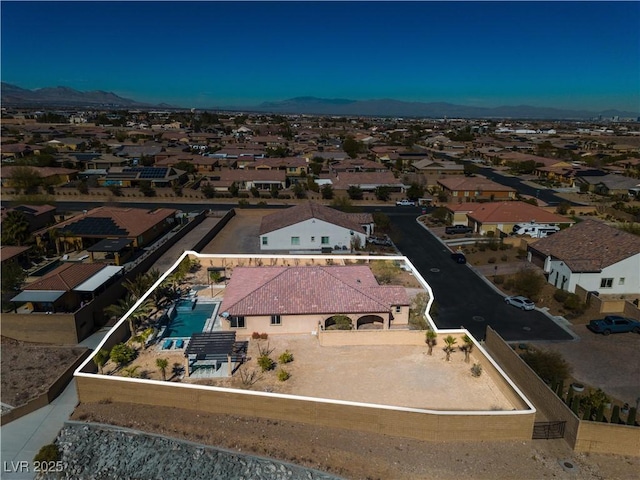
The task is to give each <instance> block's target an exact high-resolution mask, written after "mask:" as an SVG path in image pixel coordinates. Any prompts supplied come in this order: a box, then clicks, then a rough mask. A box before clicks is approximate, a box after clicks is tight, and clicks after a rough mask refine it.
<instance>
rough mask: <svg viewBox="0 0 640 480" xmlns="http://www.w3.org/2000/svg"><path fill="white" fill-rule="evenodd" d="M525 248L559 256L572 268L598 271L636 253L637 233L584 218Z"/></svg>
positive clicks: (638, 249) (638, 245)
mask: <svg viewBox="0 0 640 480" xmlns="http://www.w3.org/2000/svg"><path fill="white" fill-rule="evenodd" d="M529 248H530V249H532V250H535V251H538V252H540V253H542V254H543V255H545V256H551V257H554V258H557V259H559V260H562V261H563V262H564V263H565V264H566V265H567V266H568V267H569V268H570V269H571V271H573V272H599V271H601V270H602V269H603V268H605V267H608V266H609V265H613V264H614V263H618V262H621V261H622V260H625V259H627V258H629V257H632V256H634V255H638V254H639V253H640V237H638V236H637V235H633V234H631V233H627V232H625V231H622V230H619V229H617V228H614V227H610V226H609V225H607V224H606V223H603V222H598V221H595V220H585V221H583V222H581V223H578V224H577V225H575V226H573V227H571V228H567V229H565V230H561V231H559V232H558V233H556V234H555V235H552V236H550V237H547V238H543V239H540V240H538V241H537V242H536V243H534V244H532V245H531V246H530V247H529Z"/></svg>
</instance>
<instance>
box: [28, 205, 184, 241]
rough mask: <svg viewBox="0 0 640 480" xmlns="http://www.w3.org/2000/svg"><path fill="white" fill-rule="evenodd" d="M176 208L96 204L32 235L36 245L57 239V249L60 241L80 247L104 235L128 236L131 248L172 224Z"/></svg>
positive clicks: (111, 236) (161, 232) (118, 237)
mask: <svg viewBox="0 0 640 480" xmlns="http://www.w3.org/2000/svg"><path fill="white" fill-rule="evenodd" d="M176 212H177V210H174V209H171V208H156V209H154V210H147V209H143V208H119V207H97V208H94V209H92V210H89V211H88V212H87V213H84V214H81V215H76V216H74V217H72V218H70V219H68V220H65V221H63V222H60V223H58V224H56V225H53V226H50V227H47V228H44V229H42V230H38V231H37V232H34V234H33V235H34V237H35V238H36V243H37V244H38V245H41V244H43V243H49V242H56V243H58V247H57V249H59V248H60V244H62V246H63V247H64V248H65V249H66V248H67V246H71V248H72V250H75V249H83V248H87V247H90V246H92V245H95V244H96V243H98V242H99V241H100V240H104V239H130V240H131V245H132V248H142V247H145V246H147V245H149V244H150V243H151V242H152V241H153V240H155V239H156V238H158V237H159V236H160V235H162V234H163V233H164V232H166V231H167V230H169V229H170V228H172V227H173V226H175V215H176ZM54 231H56V232H57V235H56V234H54Z"/></svg>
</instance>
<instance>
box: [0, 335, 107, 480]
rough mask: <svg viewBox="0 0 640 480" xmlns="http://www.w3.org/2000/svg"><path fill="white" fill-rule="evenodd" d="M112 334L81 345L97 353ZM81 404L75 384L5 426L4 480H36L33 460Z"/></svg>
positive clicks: (1, 433) (0, 433)
mask: <svg viewBox="0 0 640 480" xmlns="http://www.w3.org/2000/svg"><path fill="white" fill-rule="evenodd" d="M108 331H109V329H107V328H103V329H101V330H99V331H98V332H96V333H94V334H93V335H91V336H90V337H89V338H86V339H85V340H83V341H82V342H81V343H80V344H79V345H80V346H83V347H87V348H90V349H92V350H93V349H95V348H96V347H97V346H98V344H99V343H100V341H102V339H103V338H104V336H105V335H106V334H107V332H108ZM77 404H78V394H77V392H76V382H75V380H71V382H70V383H69V385H67V388H65V389H64V391H63V392H62V393H61V394H60V395H59V396H58V398H56V399H55V400H54V401H53V402H51V403H50V404H49V405H47V406H46V407H42V408H40V409H38V410H36V411H35V412H31V413H30V414H28V415H25V416H24V417H21V418H18V419H17V420H14V421H13V422H11V423H7V424H6V425H4V426H3V427H2V430H0V442H1V444H2V447H1V450H2V454H1V455H2V467H1V468H2V470H1V473H0V477H2V479H3V480H5V479H7V480H9V479H11V480H23V479H33V478H35V476H36V472H34V471H33V457H35V455H36V454H37V453H38V451H39V450H40V448H42V447H43V446H44V445H48V444H49V443H52V442H53V441H54V440H55V438H56V437H57V436H58V432H59V431H60V429H61V428H62V427H63V425H64V422H66V421H67V420H69V417H70V416H71V414H72V413H73V410H74V409H75V408H76V405H77ZM24 462H27V463H24Z"/></svg>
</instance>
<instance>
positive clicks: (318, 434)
mask: <svg viewBox="0 0 640 480" xmlns="http://www.w3.org/2000/svg"><path fill="white" fill-rule="evenodd" d="M72 419H73V420H80V421H93V422H100V423H109V424H114V425H120V426H125V427H130V428H136V429H140V430H144V431H148V432H153V433H159V434H163V435H168V436H171V437H175V438H180V439H186V440H190V441H194V442H198V443H203V444H207V445H214V446H219V447H222V448H227V449H231V450H236V451H241V452H243V453H248V454H257V455H261V456H266V457H272V458H277V459H281V460H286V461H290V462H293V463H296V464H299V465H305V466H308V467H312V468H317V469H320V470H323V471H327V472H331V473H334V474H336V475H340V476H342V477H344V478H348V479H384V480H387V479H395V480H416V479H429V480H450V479H452V478H455V479H458V480H478V479H487V480H489V479H491V480H493V479H514V478H521V479H543V478H576V479H577V478H580V479H581V480H602V479H616V480H627V479H628V480H631V479H635V478H637V472H638V470H639V469H640V457H635V458H634V457H620V456H615V455H597V454H590V455H584V454H575V453H574V452H572V451H571V450H570V449H569V448H568V447H567V445H566V444H565V443H564V441H563V440H536V441H527V442H495V443H490V442H450V443H449V442H446V443H445V442H439V443H436V442H422V441H417V440H410V439H406V438H399V437H391V436H388V435H381V434H380V435H376V434H370V433H360V432H352V431H349V430H340V429H332V428H323V427H317V426H309V425H305V424H300V423H290V422H282V421H270V420H261V419H256V418H247V417H235V416H227V415H211V414H202V413H199V414H195V413H194V412H192V411H188V410H179V409H174V408H171V409H170V408H163V407H156V408H153V409H149V408H148V407H146V406H141V405H129V404H118V403H110V404H82V405H79V406H78V408H77V409H76V411H75V412H74V414H73V416H72ZM561 460H562V461H569V462H571V464H572V465H573V466H574V473H567V472H566V471H565V469H564V468H563V467H562V466H561V464H560V461H561Z"/></svg>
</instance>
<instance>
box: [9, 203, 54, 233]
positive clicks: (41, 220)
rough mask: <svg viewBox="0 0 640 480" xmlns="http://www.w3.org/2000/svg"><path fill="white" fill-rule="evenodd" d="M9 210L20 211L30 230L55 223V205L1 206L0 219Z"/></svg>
mask: <svg viewBox="0 0 640 480" xmlns="http://www.w3.org/2000/svg"><path fill="white" fill-rule="evenodd" d="M11 211H18V212H22V214H23V215H24V218H25V219H26V220H27V222H28V223H29V231H30V232H33V231H34V230H39V229H41V228H43V227H46V226H47V225H51V224H52V223H55V214H56V207H54V206H53V205H16V206H15V207H11V208H2V217H1V218H2V220H4V218H5V216H6V215H7V214H8V213H9V212H11Z"/></svg>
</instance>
